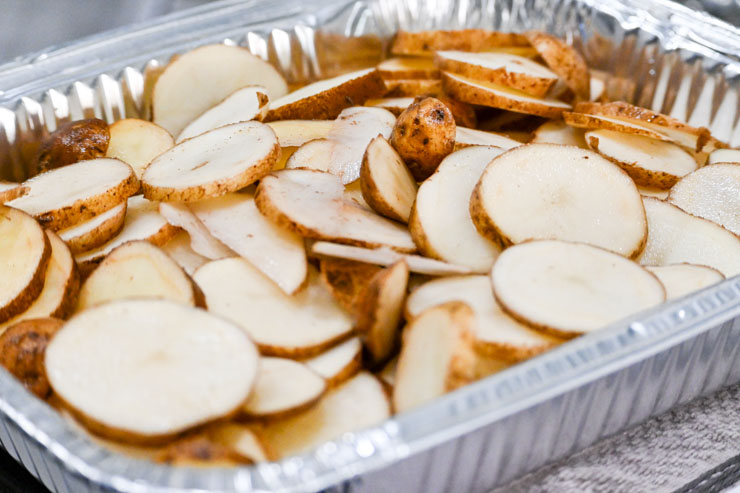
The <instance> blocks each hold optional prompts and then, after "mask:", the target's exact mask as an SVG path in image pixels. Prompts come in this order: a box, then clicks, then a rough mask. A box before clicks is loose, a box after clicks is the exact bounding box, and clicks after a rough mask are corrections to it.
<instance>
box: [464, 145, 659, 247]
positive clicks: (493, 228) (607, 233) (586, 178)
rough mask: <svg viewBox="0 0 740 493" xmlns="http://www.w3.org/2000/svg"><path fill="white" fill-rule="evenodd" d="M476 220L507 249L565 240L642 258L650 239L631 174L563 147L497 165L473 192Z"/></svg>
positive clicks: (528, 152) (528, 150)
mask: <svg viewBox="0 0 740 493" xmlns="http://www.w3.org/2000/svg"><path fill="white" fill-rule="evenodd" d="M470 215H471V217H472V218H473V223H474V224H475V226H476V228H478V231H479V232H480V233H481V234H482V235H483V236H485V237H486V238H489V239H491V240H493V241H495V242H497V243H498V244H499V245H501V246H502V247H507V246H509V245H512V244H516V243H521V242H522V241H525V240H530V239H558V240H566V241H579V242H583V243H589V244H591V245H595V246H600V247H602V248H606V249H608V250H611V251H614V252H616V253H619V254H620V255H624V256H625V257H635V256H637V255H639V253H640V252H641V251H642V248H643V246H644V244H645V240H646V235H647V221H646V219H645V209H644V208H643V206H642V201H641V200H640V194H639V192H638V191H637V187H635V184H634V182H633V181H632V180H631V179H630V177H629V176H627V174H626V173H624V172H623V171H622V170H621V169H620V168H619V167H618V166H616V165H614V164H612V163H610V162H609V161H607V160H606V159H604V158H603V157H601V156H599V155H598V154H596V153H595V152H592V151H587V150H584V149H578V148H576V147H569V146H560V145H555V144H527V145H525V146H521V147H517V148H516V149H512V150H510V151H507V152H505V153H504V154H501V155H500V156H499V157H497V158H495V159H494V160H493V161H492V162H491V164H489V165H488V167H487V168H486V170H485V171H484V172H483V175H482V176H481V179H480V181H479V182H478V184H477V185H476V187H475V190H474V191H473V195H472V197H471V199H470Z"/></svg>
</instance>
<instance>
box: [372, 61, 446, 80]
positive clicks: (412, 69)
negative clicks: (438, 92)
mask: <svg viewBox="0 0 740 493" xmlns="http://www.w3.org/2000/svg"><path fill="white" fill-rule="evenodd" d="M377 69H378V72H380V76H381V77H383V79H438V78H439V69H438V68H437V67H436V66H435V65H434V62H433V61H432V60H430V59H429V57H398V58H388V59H387V60H383V61H382V62H380V63H379V64H378V66H377Z"/></svg>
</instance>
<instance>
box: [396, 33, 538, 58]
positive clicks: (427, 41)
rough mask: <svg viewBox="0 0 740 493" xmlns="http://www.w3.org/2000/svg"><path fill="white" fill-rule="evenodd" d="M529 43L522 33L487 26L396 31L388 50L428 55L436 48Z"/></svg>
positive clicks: (469, 48)
mask: <svg viewBox="0 0 740 493" xmlns="http://www.w3.org/2000/svg"><path fill="white" fill-rule="evenodd" d="M528 46H529V42H528V41H527V38H526V37H525V36H524V35H522V34H517V33H505V32H499V31H491V30H488V29H458V30H454V31H442V30H434V31H418V32H409V31H398V32H397V33H396V36H395V38H394V39H393V44H392V45H391V53H393V54H394V55H417V56H424V55H426V56H430V55H432V54H433V53H434V52H435V51H437V50H460V51H484V50H489V49H493V48H509V47H528Z"/></svg>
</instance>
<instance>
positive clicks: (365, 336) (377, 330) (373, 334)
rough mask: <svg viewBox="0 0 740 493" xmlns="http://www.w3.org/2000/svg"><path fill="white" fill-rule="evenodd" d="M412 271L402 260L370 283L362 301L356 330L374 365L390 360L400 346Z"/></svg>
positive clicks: (377, 275) (379, 273)
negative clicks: (400, 324)
mask: <svg viewBox="0 0 740 493" xmlns="http://www.w3.org/2000/svg"><path fill="white" fill-rule="evenodd" d="M408 282H409V268H408V266H407V265H406V262H404V261H403V260H400V261H398V262H396V263H395V264H393V265H392V266H390V267H388V268H387V269H383V270H381V271H380V272H378V273H377V274H376V275H375V276H373V278H372V279H371V280H370V283H369V284H368V285H367V288H366V289H365V291H364V293H363V297H362V299H361V300H360V303H359V307H358V311H357V312H358V315H357V324H356V325H355V329H356V330H357V332H358V333H359V334H360V337H361V338H362V342H363V344H364V345H365V347H366V348H367V350H368V352H369V353H370V357H371V359H372V361H373V362H374V363H382V362H384V361H386V360H387V359H388V358H389V357H390V356H391V354H392V352H393V350H394V349H395V348H396V346H397V344H398V334H399V331H398V328H399V323H400V322H401V311H402V309H403V303H404V301H405V300H406V287H407V286H408Z"/></svg>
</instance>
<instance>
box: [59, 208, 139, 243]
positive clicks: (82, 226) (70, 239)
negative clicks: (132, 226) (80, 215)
mask: <svg viewBox="0 0 740 493" xmlns="http://www.w3.org/2000/svg"><path fill="white" fill-rule="evenodd" d="M125 219H126V201H125V200H124V201H123V202H121V203H120V204H118V205H117V206H115V207H112V208H110V209H108V210H107V211H105V212H103V213H102V214H98V215H97V216H95V217H93V218H92V219H88V220H87V221H83V222H81V223H79V224H77V225H75V226H72V227H69V228H66V229H63V230H61V231H58V232H57V233H58V234H59V237H60V238H61V239H62V240H64V242H65V243H66V244H67V246H68V247H69V249H70V251H71V252H72V253H74V254H78V253H82V252H86V251H88V250H92V249H93V248H97V247H99V246H100V245H102V244H103V243H105V242H107V241H110V239H111V238H113V237H114V236H116V235H117V234H118V233H120V232H121V228H123V222H124V220H125Z"/></svg>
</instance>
